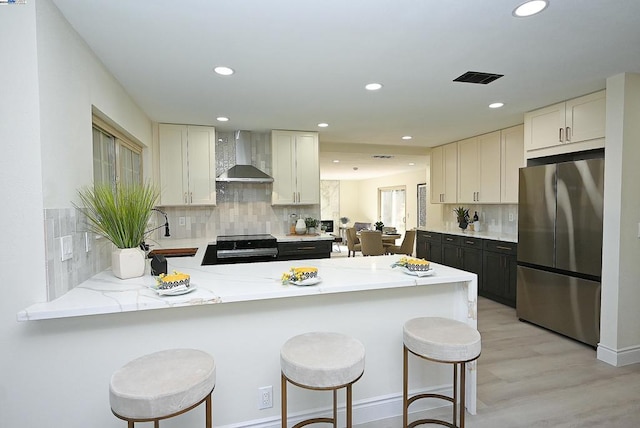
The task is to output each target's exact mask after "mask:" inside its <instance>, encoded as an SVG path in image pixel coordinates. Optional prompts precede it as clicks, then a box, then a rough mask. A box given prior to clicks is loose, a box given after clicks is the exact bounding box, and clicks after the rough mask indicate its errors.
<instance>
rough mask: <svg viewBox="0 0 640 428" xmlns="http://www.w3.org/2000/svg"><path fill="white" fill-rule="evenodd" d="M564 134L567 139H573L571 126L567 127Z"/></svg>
mask: <svg viewBox="0 0 640 428" xmlns="http://www.w3.org/2000/svg"><path fill="white" fill-rule="evenodd" d="M564 136H565V138H566V139H567V141H571V128H570V127H568V126H567V127H566V128H565V131H564Z"/></svg>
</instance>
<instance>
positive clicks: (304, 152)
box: [271, 131, 320, 205]
mask: <svg viewBox="0 0 640 428" xmlns="http://www.w3.org/2000/svg"><path fill="white" fill-rule="evenodd" d="M271 146H272V150H271V153H272V166H273V192H272V196H271V203H272V204H273V205H314V204H319V203H320V159H319V153H318V150H319V149H318V133H317V132H299V131H272V132H271Z"/></svg>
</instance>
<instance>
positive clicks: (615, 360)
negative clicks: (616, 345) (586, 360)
mask: <svg viewBox="0 0 640 428" xmlns="http://www.w3.org/2000/svg"><path fill="white" fill-rule="evenodd" d="M597 356H598V359H599V360H600V361H604V362H605V363H607V364H611V365H612V366H615V367H622V366H628V365H630V364H636V363H640V346H631V347H628V348H623V349H618V350H616V349H611V348H609V347H607V346H605V345H602V344H598V351H597Z"/></svg>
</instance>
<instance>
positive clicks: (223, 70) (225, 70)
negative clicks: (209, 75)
mask: <svg viewBox="0 0 640 428" xmlns="http://www.w3.org/2000/svg"><path fill="white" fill-rule="evenodd" d="M213 71H215V72H216V73H218V74H219V75H221V76H231V75H232V74H233V73H235V71H233V69H232V68H229V67H216V68H214V69H213Z"/></svg>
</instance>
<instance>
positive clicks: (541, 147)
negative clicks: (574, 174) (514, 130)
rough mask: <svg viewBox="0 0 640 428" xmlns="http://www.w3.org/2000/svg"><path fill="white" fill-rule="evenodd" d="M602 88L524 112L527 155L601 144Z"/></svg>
mask: <svg viewBox="0 0 640 428" xmlns="http://www.w3.org/2000/svg"><path fill="white" fill-rule="evenodd" d="M605 112H606V91H600V92H596V93H593V94H589V95H585V96H583V97H579V98H575V99H572V100H569V101H565V102H562V103H558V104H554V105H551V106H548V107H544V108H541V109H539V110H534V111H531V112H528V113H526V114H525V116H524V144H525V150H526V156H527V158H535V157H541V156H549V155H557V154H562V153H570V152H575V151H581V150H590V149H596V148H602V147H604V136H605Z"/></svg>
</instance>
